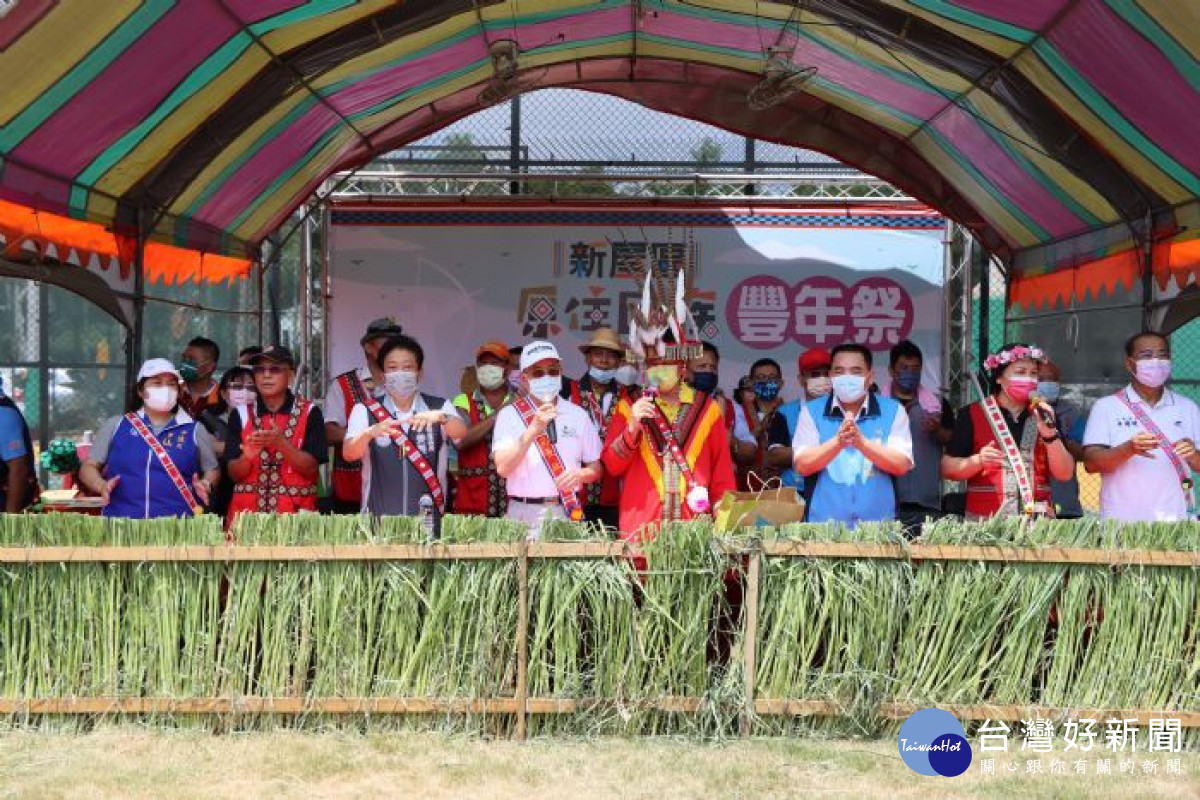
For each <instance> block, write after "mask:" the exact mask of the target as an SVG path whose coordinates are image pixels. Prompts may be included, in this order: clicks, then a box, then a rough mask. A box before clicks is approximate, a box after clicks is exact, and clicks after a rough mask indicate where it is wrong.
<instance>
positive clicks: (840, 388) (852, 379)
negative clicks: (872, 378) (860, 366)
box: [831, 375, 867, 403]
mask: <svg viewBox="0 0 1200 800" xmlns="http://www.w3.org/2000/svg"><path fill="white" fill-rule="evenodd" d="M831 383H832V384H833V393H834V394H836V395H837V399H838V400H840V401H841V402H843V403H854V402H857V401H859V400H861V399H862V397H863V395H865V394H866V393H867V379H866V378H865V377H863V376H862V375H838V376H837V377H836V378H834V379H833V380H832V381H831Z"/></svg>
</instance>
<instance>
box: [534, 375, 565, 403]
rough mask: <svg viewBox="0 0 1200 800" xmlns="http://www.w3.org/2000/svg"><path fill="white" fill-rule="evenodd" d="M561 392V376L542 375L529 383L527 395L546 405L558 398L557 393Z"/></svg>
mask: <svg viewBox="0 0 1200 800" xmlns="http://www.w3.org/2000/svg"><path fill="white" fill-rule="evenodd" d="M561 391H562V376H561V375H543V376H542V377H540V378H534V379H532V380H531V381H529V393H530V394H531V395H533V396H534V397H536V398H537V399H538V400H541V401H542V402H543V403H548V402H550V401H551V400H553V399H554V398H556V397H558V393H559V392H561Z"/></svg>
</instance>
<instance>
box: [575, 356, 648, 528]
mask: <svg viewBox="0 0 1200 800" xmlns="http://www.w3.org/2000/svg"><path fill="white" fill-rule="evenodd" d="M593 383H594V381H593V380H592V377H591V376H590V375H584V376H583V377H582V378H580V379H579V380H577V381H569V382H568V384H567V386H566V387H565V391H564V392H563V396H564V397H565V399H567V400H570V401H571V402H572V403H574V404H575V405H577V406H579V407H580V408H582V409H583V410H584V411H586V412H587V415H588V417H589V418H590V419H591V420H592V424H594V425H595V426H596V430H597V431H599V432H600V436H601V437H602V438H603V436H604V435H605V434H606V433H607V432H608V424H609V423H610V422H611V421H612V417H613V412H614V411H616V409H617V404H618V403H620V402H621V400H628V401H629V402H631V403H632V402H633V398H632V397H631V395H630V393H629V391H628V389H627V387H624V386H621V384H619V383H617V382H616V381H615V380H613V381H609V383H608V385H607V387H606V390H607V391H606V393H611V394H612V399H611V400H610V401H609V403H608V413H607V414H606V413H604V397H603V396H601V397H599V398H597V397H596V392H595V389H594V386H593ZM580 499H581V501H582V502H583V504H584V505H589V506H595V505H600V506H611V507H613V508H616V507H617V504H618V503H619V502H620V501H621V485H620V481H618V480H617V479H616V478H614V477H612V476H611V475H605V476H604V478H603V479H601V480H599V481H595V482H594V483H589V484H588V485H587V487H586V491H585V493H584V495H583V497H581V498H580Z"/></svg>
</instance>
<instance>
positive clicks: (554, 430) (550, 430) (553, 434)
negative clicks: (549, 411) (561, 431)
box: [546, 420, 558, 444]
mask: <svg viewBox="0 0 1200 800" xmlns="http://www.w3.org/2000/svg"><path fill="white" fill-rule="evenodd" d="M546 436H548V437H550V444H558V426H556V425H555V424H554V420H550V422H549V424H547V425H546Z"/></svg>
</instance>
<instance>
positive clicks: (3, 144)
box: [0, 0, 175, 153]
mask: <svg viewBox="0 0 1200 800" xmlns="http://www.w3.org/2000/svg"><path fill="white" fill-rule="evenodd" d="M174 6H175V3H174V2H172V1H171V0H148V2H146V3H145V4H143V5H142V6H141V7H140V8H138V10H137V11H135V12H133V13H132V14H131V15H130V16H129V17H128V18H127V19H126V20H125V21H124V22H122V23H121V24H120V25H118V26H117V28H116V29H115V30H113V31H112V32H111V33H110V34H109V35H108V36H106V37H105V38H104V41H102V42H101V43H100V44H99V45H97V46H96V47H95V49H93V50H92V51H91V52H90V53H88V54H87V55H86V56H84V58H83V59H82V60H80V62H79V63H78V64H76V65H75V66H74V67H72V68H71V69H70V70H69V71H68V72H67V74H66V75H64V76H63V77H62V78H60V79H59V80H58V82H57V83H55V84H54V85H53V86H51V87H50V88H49V89H47V90H46V91H44V92H42V93H41V94H40V95H39V96H38V98H37V99H36V100H34V101H33V102H32V103H30V104H29V105H28V106H26V107H25V108H24V109H23V110H22V111H21V113H20V114H17V116H16V117H14V118H13V120H12V122H10V123H9V124H8V125H5V126H4V127H3V128H2V129H0V153H9V152H12V150H14V149H15V148H16V147H17V146H18V145H19V144H20V143H21V142H23V141H24V140H25V139H26V137H28V136H29V135H30V134H31V133H33V132H34V131H35V130H37V128H38V126H39V125H41V124H42V123H43V122H45V121H46V120H48V119H49V118H50V117H51V116H52V115H53V114H54V112H56V111H58V109H60V108H62V107H63V106H64V105H66V104H67V102H68V101H70V99H71V98H72V97H74V96H75V95H77V94H78V93H79V92H80V91H81V90H83V89H84V87H86V86H87V85H88V84H89V83H91V82H92V81H93V80H94V79H95V78H96V77H97V76H98V75H100V73H102V72H103V71H104V70H105V69H107V68H108V66H109V65H110V64H111V63H112V62H113V61H115V60H116V59H117V58H118V57H119V56H120V55H121V54H122V53H124V52H125V51H126V50H127V49H128V48H129V47H130V46H131V45H132V44H133V43H134V42H136V41H137V40H138V39H139V38H141V36H142V35H143V34H144V33H146V31H148V30H150V28H152V27H153V26H154V24H155V23H157V22H158V21H159V20H160V19H162V18H163V16H165V15H166V13H167V12H168V11H170V10H171V9H172V8H174Z"/></svg>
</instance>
